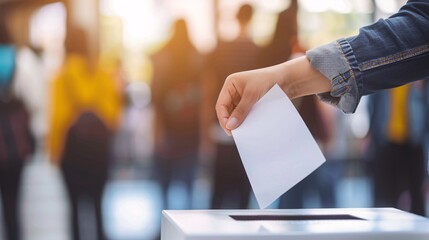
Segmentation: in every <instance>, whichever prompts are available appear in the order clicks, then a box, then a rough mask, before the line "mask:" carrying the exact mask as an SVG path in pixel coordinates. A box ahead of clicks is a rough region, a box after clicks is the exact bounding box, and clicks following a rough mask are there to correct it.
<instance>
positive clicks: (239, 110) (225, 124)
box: [216, 79, 258, 135]
mask: <svg viewBox="0 0 429 240" xmlns="http://www.w3.org/2000/svg"><path fill="white" fill-rule="evenodd" d="M257 99H258V94H257V91H255V90H254V89H251V88H249V89H246V90H241V89H240V86H239V85H237V83H234V82H233V80H231V79H227V81H226V82H225V84H224V86H223V88H222V90H221V92H220V94H219V98H218V101H217V103H216V114H217V117H218V120H219V124H220V125H221V127H222V128H223V129H224V131H225V132H226V133H227V134H228V135H231V130H233V129H235V128H237V127H238V126H240V124H241V123H242V122H243V121H244V119H245V118H246V116H247V114H248V113H249V111H250V109H251V108H252V106H253V105H254V104H255V103H256V101H257Z"/></svg>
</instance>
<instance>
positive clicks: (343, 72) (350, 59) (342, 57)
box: [306, 39, 362, 113]
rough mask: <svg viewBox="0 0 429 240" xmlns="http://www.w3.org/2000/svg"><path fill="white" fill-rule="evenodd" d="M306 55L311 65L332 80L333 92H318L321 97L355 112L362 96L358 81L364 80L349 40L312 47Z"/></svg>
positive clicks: (347, 111) (344, 109)
mask: <svg viewBox="0 0 429 240" xmlns="http://www.w3.org/2000/svg"><path fill="white" fill-rule="evenodd" d="M306 55H307V58H308V59H309V61H310V64H311V66H312V67H314V68H316V69H317V70H318V71H319V72H321V73H322V74H323V75H324V76H325V77H327V78H329V79H330V80H331V84H332V90H331V92H330V93H322V94H318V96H319V97H320V99H321V100H322V101H325V102H328V103H330V104H333V105H335V106H337V107H338V108H340V109H341V110H342V111H343V112H345V113H354V112H355V111H356V108H357V106H358V104H359V101H360V97H361V94H360V93H359V88H358V82H362V81H359V80H360V78H361V75H360V71H359V69H358V67H357V61H356V58H355V56H354V54H353V50H352V48H351V46H350V44H349V43H348V41H347V40H346V39H339V40H338V41H335V42H331V43H329V44H326V45H323V46H320V47H317V48H314V49H311V50H309V51H307V53H306ZM357 75H358V76H357ZM358 78H359V79H358ZM360 89H362V88H360Z"/></svg>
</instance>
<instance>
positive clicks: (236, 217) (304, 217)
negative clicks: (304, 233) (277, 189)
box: [229, 214, 365, 221]
mask: <svg viewBox="0 0 429 240" xmlns="http://www.w3.org/2000/svg"><path fill="white" fill-rule="evenodd" d="M229 216H230V217H231V218H233V219H234V220H237V221H317V220H365V219H363V218H359V217H356V216H353V215H349V214H316V215H229Z"/></svg>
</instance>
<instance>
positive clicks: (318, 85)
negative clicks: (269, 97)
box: [216, 56, 331, 135]
mask: <svg viewBox="0 0 429 240" xmlns="http://www.w3.org/2000/svg"><path fill="white" fill-rule="evenodd" d="M276 83H277V84H278V85H279V86H280V87H281V88H282V89H283V91H285V93H286V94H287V95H288V97H289V98H291V99H293V98H296V97H301V96H305V95H311V94H316V93H322V92H329V91H330V90H331V83H330V80H329V79H327V78H326V77H325V76H323V75H322V74H321V73H320V72H318V71H317V70H316V69H314V68H312V67H311V65H310V63H309V61H308V59H307V58H306V57H305V56H303V57H300V58H297V59H294V60H291V61H288V62H285V63H282V64H279V65H275V66H271V67H267V68H261V69H256V70H251V71H245V72H239V73H234V74H232V75H230V76H228V77H227V79H226V80H225V83H224V85H223V87H222V90H221V92H220V94H219V97H218V100H217V103H216V113H217V117H218V120H219V124H220V125H221V127H222V128H223V129H224V130H225V132H226V133H227V134H228V135H231V130H233V129H235V128H237V127H238V126H240V124H241V123H242V122H243V121H244V119H245V118H246V116H247V114H248V113H249V111H250V109H251V108H252V106H253V105H254V104H255V103H256V102H257V101H258V100H259V99H260V98H261V97H262V96H264V95H265V93H267V92H268V91H269V90H270V89H271V88H272V87H273V86H274V85H275V84H276Z"/></svg>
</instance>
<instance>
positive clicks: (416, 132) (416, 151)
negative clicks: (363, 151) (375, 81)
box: [368, 82, 428, 216]
mask: <svg viewBox="0 0 429 240" xmlns="http://www.w3.org/2000/svg"><path fill="white" fill-rule="evenodd" d="M368 107H369V112H370V137H371V145H370V151H371V154H372V158H373V159H372V160H373V164H374V201H375V202H374V204H375V206H376V207H397V208H401V209H404V208H407V207H408V206H404V202H401V201H400V200H401V196H404V195H403V194H404V193H406V192H408V193H409V197H410V209H404V210H409V211H411V212H412V213H415V214H419V215H422V216H424V215H425V208H424V194H423V183H424V180H425V169H426V168H425V158H424V156H425V154H424V150H423V149H424V146H425V139H426V131H427V129H426V127H427V126H426V121H427V119H426V118H427V116H426V115H427V111H428V109H427V106H426V105H425V103H424V87H423V83H422V82H417V83H412V84H407V85H404V86H401V87H397V88H394V89H391V90H386V91H382V92H379V93H376V94H374V95H371V96H370V97H369V104H368ZM403 199H404V198H402V200H403Z"/></svg>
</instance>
